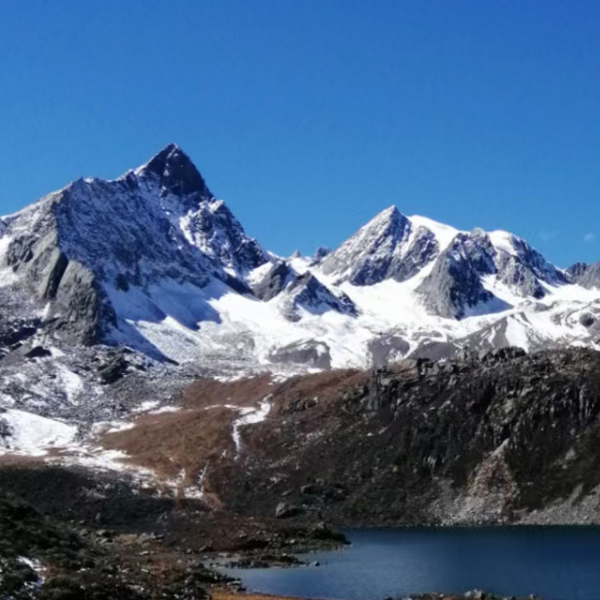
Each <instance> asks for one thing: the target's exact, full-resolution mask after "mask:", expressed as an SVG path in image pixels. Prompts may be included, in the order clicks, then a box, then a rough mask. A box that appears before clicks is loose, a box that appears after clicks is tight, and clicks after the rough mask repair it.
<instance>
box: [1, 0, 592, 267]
mask: <svg viewBox="0 0 600 600" xmlns="http://www.w3.org/2000/svg"><path fill="white" fill-rule="evenodd" d="M0 57H1V58H0V92H1V93H0V126H1V130H0V131H1V140H2V144H1V145H0V165H1V168H0V172H1V176H2V185H1V186H0V214H6V213H10V212H13V211H15V210H17V209H19V208H21V207H22V206H25V205H26V204H29V203H30V202H32V201H33V200H35V199H36V198H38V197H39V196H42V195H43V194H45V193H47V192H49V191H51V190H54V189H57V188H60V187H62V186H63V185H65V184H66V183H67V182H68V181H70V180H73V179H75V178H77V177H80V176H91V175H95V176H99V177H105V178H114V177H116V176H118V175H119V174H121V173H122V172H124V171H125V170H127V169H128V168H130V167H135V166H137V165H139V164H141V163H143V162H146V160H147V159H148V158H149V157H150V156H151V155H153V154H155V153H156V152H157V151H158V150H159V149H160V148H161V147H162V146H164V145H166V144H167V143H168V142H171V141H173V142H176V143H178V144H179V145H180V146H181V147H182V148H183V149H184V150H185V151H186V152H187V153H188V154H189V155H190V156H191V157H192V159H193V160H194V162H195V163H196V165H197V166H198V168H199V169H200V171H201V172H202V173H203V175H204V176H205V178H206V180H207V182H208V184H209V186H210V187H211V189H212V190H213V192H214V193H215V194H216V195H217V196H218V197H220V198H224V199H225V200H226V201H227V203H228V204H229V206H230V207H231V208H232V210H233V211H234V212H235V214H236V215H237V216H238V218H239V219H240V220H241V221H242V223H243V224H244V226H245V227H246V230H247V231H248V232H249V233H250V235H253V236H254V237H256V238H258V240H259V241H260V242H261V243H262V244H263V245H265V246H266V247H268V248H269V249H272V250H274V251H275V252H278V253H280V254H284V255H287V254H289V253H291V252H292V251H293V250H294V249H295V248H299V249H300V250H301V251H303V252H305V253H312V251H313V250H314V248H315V247H316V246H318V245H329V246H335V245H337V244H338V243H339V242H341V241H342V240H343V239H344V238H346V237H347V236H348V235H350V234H351V233H353V232H354V230H355V229H356V228H357V227H358V226H360V225H361V224H363V223H364V222H366V221H367V220H368V219H369V218H371V217H372V216H373V215H374V214H375V213H377V212H379V211H380V210H382V209H384V208H386V207H387V206H389V205H391V204H396V205H397V206H398V208H399V209H400V210H401V211H402V212H404V213H405V214H414V213H417V214H423V215H426V216H429V217H431V218H434V219H437V220H440V221H443V222H447V223H450V224H452V225H455V226H457V227H460V228H464V229H470V228H472V227H474V226H481V227H484V228H486V229H508V230H511V231H513V232H514V233H517V234H518V235H521V236H522V237H524V238H526V239H528V240H529V241H530V242H531V243H532V244H533V245H534V246H536V247H537V248H538V249H540V250H541V251H543V252H544V253H545V254H546V256H547V257H548V258H549V259H550V260H553V261H554V262H556V263H558V264H559V265H561V266H567V265H568V264H570V263H571V262H574V261H575V260H586V261H595V260H598V259H600V4H599V3H598V1H597V0H590V1H583V0H568V1H567V0H560V1H555V0H543V1H537V2H536V1H531V2H523V1H522V0H502V1H499V0H470V1H461V0H369V1H366V0H169V1H168V2H166V1H165V0H161V1H160V2H159V1H155V0H103V1H102V2H91V1H90V2H76V1H74V0H53V1H52V2H48V1H47V0H27V1H26V2H19V1H18V0H7V1H5V2H2V3H1V4H0Z"/></svg>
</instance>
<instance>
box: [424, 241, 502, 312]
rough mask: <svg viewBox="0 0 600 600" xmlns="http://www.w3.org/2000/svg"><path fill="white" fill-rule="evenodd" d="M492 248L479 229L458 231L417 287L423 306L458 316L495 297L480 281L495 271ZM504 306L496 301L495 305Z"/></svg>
mask: <svg viewBox="0 0 600 600" xmlns="http://www.w3.org/2000/svg"><path fill="white" fill-rule="evenodd" d="M493 255H494V248H493V247H492V244H491V242H490V240H489V238H488V237H487V235H486V234H485V232H483V231H482V230H475V231H473V232H471V233H470V234H459V235H457V236H456V238H455V239H454V241H453V242H452V244H451V245H450V246H449V248H447V249H446V250H445V251H444V252H442V254H441V255H440V256H439V257H438V259H437V260H436V262H435V265H434V267H433V270H432V271H431V273H430V274H429V275H428V276H427V277H426V278H425V279H424V280H423V283H421V285H420V286H419V287H418V289H417V291H418V293H420V294H422V296H423V301H424V304H425V306H426V308H427V309H428V310H429V311H430V312H432V313H433V314H436V315H439V316H441V317H448V318H457V319H460V318H462V317H464V316H465V314H466V312H467V311H468V310H469V309H475V308H476V307H477V306H478V305H485V304H489V303H491V302H492V301H493V300H497V299H496V298H495V297H494V295H493V294H492V293H491V292H489V291H487V290H486V289H485V288H484V287H483V284H482V282H481V276H482V275H491V274H492V273H494V272H495V265H494V260H493ZM502 308H506V304H505V303H502V302H499V305H498V309H502Z"/></svg>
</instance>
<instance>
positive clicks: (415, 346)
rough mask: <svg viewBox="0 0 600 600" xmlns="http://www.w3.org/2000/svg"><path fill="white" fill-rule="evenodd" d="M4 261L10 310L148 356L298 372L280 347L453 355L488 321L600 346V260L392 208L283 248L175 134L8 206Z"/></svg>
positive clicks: (345, 354)
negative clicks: (560, 254)
mask: <svg viewBox="0 0 600 600" xmlns="http://www.w3.org/2000/svg"><path fill="white" fill-rule="evenodd" d="M0 265H1V266H2V269H1V276H2V279H1V281H0V283H1V284H2V285H1V286H0V296H3V297H5V302H7V303H8V304H10V302H9V299H8V296H9V295H11V296H12V297H19V298H21V299H22V302H21V303H20V305H21V306H22V308H21V312H24V313H26V314H15V315H13V316H14V317H15V318H16V317H22V316H26V317H27V318H31V319H33V318H39V317H40V315H42V316H43V319H42V322H41V325H40V326H39V328H38V329H39V334H40V335H42V336H50V337H51V338H53V339H54V340H55V342H56V343H58V344H59V345H60V343H61V340H62V341H63V342H65V341H70V342H73V343H76V344H79V343H83V344H86V345H94V344H98V343H101V344H108V345H125V346H129V347H131V348H133V349H134V350H137V351H141V352H143V353H145V354H147V355H149V356H150V357H152V358H157V359H159V360H166V359H169V360H174V361H177V362H182V361H194V360H205V359H206V358H207V356H209V355H210V356H214V355H215V353H216V355H218V356H220V357H221V358H222V359H230V360H233V359H235V360H242V361H243V362H245V363H246V364H248V365H255V366H256V367H258V366H259V365H262V366H266V367H267V368H273V367H274V365H273V363H272V361H271V360H270V358H269V357H271V356H274V355H275V354H277V355H278V356H281V355H282V353H283V355H285V356H289V357H290V362H289V364H288V367H289V368H292V369H298V368H300V369H303V368H312V367H311V364H312V363H311V361H310V360H309V362H308V363H306V362H303V361H304V359H303V358H301V357H303V356H304V357H305V356H306V352H304V351H302V352H300V353H296V354H297V356H296V358H294V356H295V351H291V350H290V351H288V350H287V349H286V348H287V347H288V346H289V347H290V348H293V349H297V348H298V347H302V348H304V349H306V348H307V347H312V348H324V347H325V348H328V350H327V352H328V353H329V354H330V356H329V358H328V359H327V360H326V361H325V363H326V364H331V365H333V366H336V367H345V366H353V367H366V366H368V365H369V364H375V362H379V361H381V360H384V361H387V360H394V359H396V358H398V357H400V356H415V357H418V356H426V357H443V356H451V355H452V354H453V353H454V352H456V349H457V348H460V347H462V346H464V344H467V343H474V342H473V340H475V339H477V336H474V333H475V332H476V331H484V330H486V329H488V328H489V327H493V326H494V325H493V323H494V322H495V321H498V323H500V321H499V319H505V320H506V322H507V323H509V324H510V326H508V329H507V331H513V330H515V331H516V330H519V333H518V335H517V334H515V335H514V336H512V337H513V338H514V339H512V340H504V341H502V342H501V341H500V340H501V339H503V336H496V337H492V336H490V340H492V339H494V340H495V339H496V338H497V340H498V341H497V342H496V341H493V342H490V343H491V344H492V346H494V344H500V343H503V344H507V343H509V342H510V343H513V342H515V341H517V342H518V343H517V345H520V346H521V347H524V349H526V350H531V349H535V348H536V347H543V346H545V345H548V344H551V345H564V344H567V345H568V344H570V343H576V344H584V345H590V346H591V347H596V345H597V342H596V339H597V336H596V333H595V329H594V324H595V323H596V319H597V318H598V317H600V314H599V311H598V307H597V306H596V304H595V300H596V298H597V297H600V293H596V291H595V290H596V286H597V285H598V284H599V283H600V276H598V274H597V273H598V272H600V271H599V270H598V268H597V267H594V266H590V267H588V266H583V265H579V266H578V267H576V268H574V269H571V270H568V269H567V270H564V271H563V270H561V269H558V268H557V267H555V266H554V265H552V264H551V263H549V262H548V261H547V260H546V259H545V258H544V257H543V256H542V255H541V254H540V253H539V252H538V251H537V250H535V249H534V248H533V247H531V246H530V245H529V244H528V243H527V242H526V241H524V240H522V239H521V238H518V237H517V236H515V235H513V234H511V233H509V232H505V231H500V230H498V231H491V232H485V231H483V230H481V229H474V230H472V231H470V232H465V231H460V230H457V229H455V228H453V227H451V226H449V225H444V224H441V223H437V222H435V221H433V220H431V219H429V218H427V217H421V216H418V215H413V216H410V217H407V216H405V215H404V214H402V213H401V212H400V211H399V210H398V208H397V207H396V206H395V205H394V206H390V207H388V208H386V209H384V210H383V211H381V212H380V213H378V214H377V215H376V216H375V217H374V218H373V219H371V220H370V221H369V222H368V223H366V224H365V225H364V226H363V227H361V228H359V230H358V231H357V232H356V233H354V234H353V235H351V236H350V237H349V238H348V239H347V240H346V241H345V242H343V243H342V244H341V245H340V246H339V247H338V248H336V249H334V250H333V251H331V252H323V251H322V252H321V253H319V254H318V255H317V256H316V257H315V258H313V259H306V258H304V257H301V256H299V255H298V254H294V255H293V256H291V257H289V258H283V257H278V256H277V255H275V254H274V253H272V252H269V251H267V250H266V249H265V248H263V247H262V246H261V245H260V243H259V242H258V241H257V240H255V239H254V238H251V237H249V236H248V235H247V234H246V233H245V231H244V228H243V226H242V224H241V223H240V222H239V221H238V220H237V219H236V218H235V216H234V215H233V213H232V212H231V211H230V209H229V208H228V207H227V205H226V204H225V202H224V201H223V200H219V199H217V198H216V197H215V196H214V195H213V193H212V192H211V191H210V188H209V187H208V185H207V183H206V181H205V180H204V178H203V176H202V175H201V173H200V171H199V170H198V169H197V168H196V167H195V165H194V164H193V162H192V160H191V159H190V158H189V157H188V156H187V155H186V154H185V152H184V151H183V150H182V149H181V148H180V147H179V146H177V145H176V144H169V145H168V146H166V147H165V148H164V149H162V150H161V151H160V152H158V153H157V154H156V155H155V156H153V157H152V158H151V159H150V160H149V161H148V162H147V163H145V164H144V165H142V166H140V167H138V168H136V169H133V170H130V171H127V172H126V173H124V174H123V175H122V176H121V177H118V178H117V179H114V180H111V181H104V180H101V179H97V178H87V179H78V180H76V181H74V182H72V183H70V184H69V185H67V186H66V187H65V188H63V189H61V190H58V191H57V192H53V193H51V194H49V195H47V196H45V197H43V198H41V199H40V200H39V201H38V202H36V203H34V204H33V205H31V206H29V207H27V208H25V209H23V210H22V211H19V212H17V213H15V214H14V215H10V216H8V217H3V219H2V226H1V227H0ZM17 304H19V303H17ZM521 313H522V314H527V318H525V319H521V318H520V317H518V315H519V314H521ZM543 313H547V315H546V316H547V317H548V318H547V319H544V318H542V316H543ZM540 315H542V316H540ZM584 322H585V323H588V324H590V323H591V325H588V326H587V327H585V326H582V323H584ZM559 330H560V331H559ZM234 339H237V342H236V343H235V344H232V342H231V340H234ZM307 344H308V346H307ZM481 346H482V347H481V349H484V350H485V349H488V346H489V344H488V343H483V342H481ZM374 347H377V348H378V350H377V352H376V354H377V359H375V357H374V356H375V355H374V354H373V348H374ZM381 348H389V349H390V350H389V355H387V356H385V352H384V355H382V354H381ZM400 348H402V349H404V350H403V351H402V352H401V351H400ZM399 353H400V354H399ZM309 354H311V353H309ZM211 360H212V359H211ZM374 361H375V362H374ZM318 362H319V364H322V361H321V360H319V361H318ZM279 367H280V366H278V367H277V368H279Z"/></svg>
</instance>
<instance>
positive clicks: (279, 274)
mask: <svg viewBox="0 0 600 600" xmlns="http://www.w3.org/2000/svg"><path fill="white" fill-rule="evenodd" d="M295 277H296V273H295V272H294V270H293V269H292V268H291V267H290V266H289V264H288V263H287V262H285V261H280V262H277V263H274V264H273V265H272V266H270V267H269V270H268V271H267V273H265V275H264V276H263V277H262V278H261V279H260V280H259V281H257V282H256V283H255V284H254V285H252V291H253V292H254V295H255V296H256V297H257V298H260V299H261V300H264V301H267V302H268V301H269V300H272V299H273V298H275V296H277V295H279V294H280V293H281V292H282V291H283V290H284V289H285V287H286V286H287V285H288V284H289V283H290V281H291V280H292V279H294V278H295Z"/></svg>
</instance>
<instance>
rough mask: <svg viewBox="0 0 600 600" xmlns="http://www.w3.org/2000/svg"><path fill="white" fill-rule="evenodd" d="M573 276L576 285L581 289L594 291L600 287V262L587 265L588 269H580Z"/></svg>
mask: <svg viewBox="0 0 600 600" xmlns="http://www.w3.org/2000/svg"><path fill="white" fill-rule="evenodd" d="M572 276H573V277H574V278H575V281H576V283H578V284H579V285H580V286H581V287H584V288H587V289H592V288H599V287H600V262H597V263H594V264H593V265H589V266H587V265H586V268H585V269H583V268H581V267H580V268H579V269H578V270H577V271H575V272H573V274H572Z"/></svg>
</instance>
